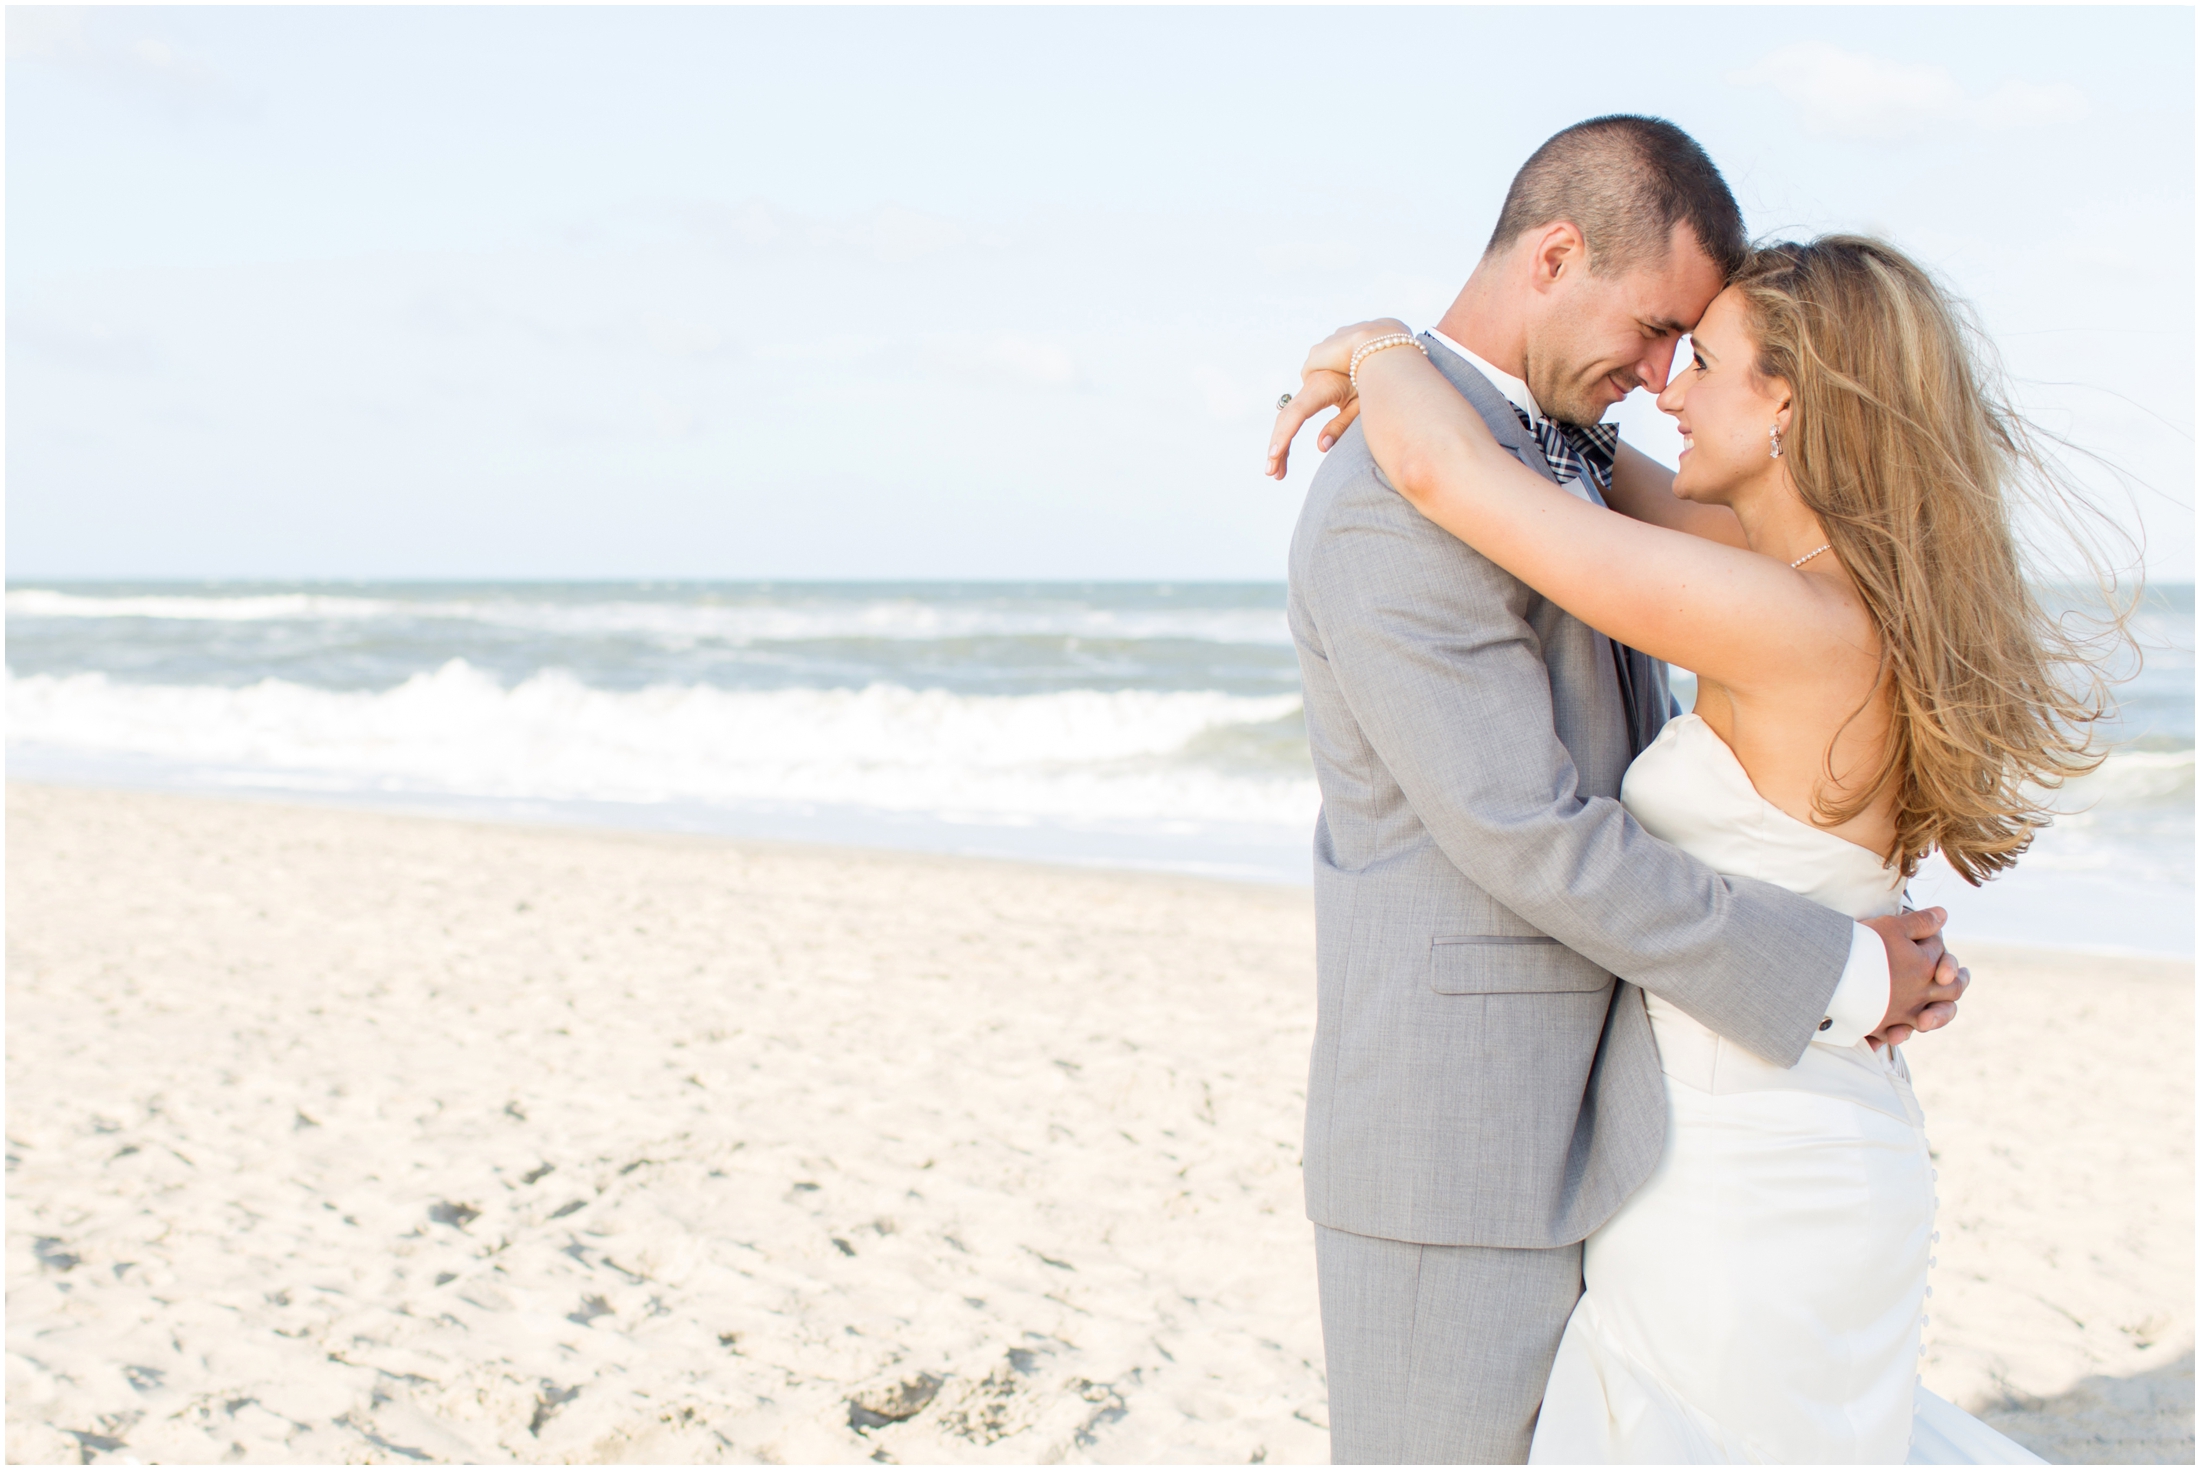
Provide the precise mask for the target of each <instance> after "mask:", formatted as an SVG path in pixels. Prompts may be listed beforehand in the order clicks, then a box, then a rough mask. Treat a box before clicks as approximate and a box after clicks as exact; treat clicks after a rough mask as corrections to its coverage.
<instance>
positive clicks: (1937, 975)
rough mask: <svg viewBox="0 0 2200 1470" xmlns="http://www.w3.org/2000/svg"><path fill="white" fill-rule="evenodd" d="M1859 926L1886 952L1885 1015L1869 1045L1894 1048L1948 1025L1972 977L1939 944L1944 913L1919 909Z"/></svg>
mask: <svg viewBox="0 0 2200 1470" xmlns="http://www.w3.org/2000/svg"><path fill="white" fill-rule="evenodd" d="M1863 922H1864V925H1865V927H1867V928H1869V929H1870V930H1872V932H1874V933H1875V934H1877V935H1878V936H1879V938H1880V942H1881V943H1883V944H1885V945H1886V946H1887V1014H1886V1015H1885V1017H1883V1018H1882V1019H1881V1021H1880V1023H1879V1026H1878V1029H1877V1030H1875V1031H1873V1032H1872V1034H1871V1040H1872V1042H1873V1043H1874V1044H1878V1045H1887V1046H1899V1045H1901V1044H1902V1043H1903V1042H1904V1041H1906V1040H1908V1039H1909V1037H1910V1035H1911V1033H1912V1032H1916V1031H1937V1030H1939V1029H1940V1028H1941V1027H1943V1026H1945V1025H1947V1024H1948V1023H1949V1022H1950V1021H1953V1020H1954V1019H1955V1018H1956V1002H1957V1001H1958V1000H1959V999H1961V998H1962V996H1963V992H1964V991H1965V989H1967V988H1968V987H1969V986H1970V983H1971V972H1970V971H1969V970H1966V969H1964V968H1963V967H1962V966H1960V965H1958V964H1957V963H1956V958H1955V956H1954V955H1952V954H1949V953H1948V952H1947V949H1946V947H1945V946H1944V945H1943V944H1942V943H1941V939H1940V929H1941V926H1942V925H1943V924H1945V923H1947V922H1948V911H1947V910H1946V909H1938V908H1933V909H1920V910H1918V911H1917V912H1915V913H1907V914H1894V915H1890V916H1889V917H1887V918H1883V919H1866V920H1864V921H1863Z"/></svg>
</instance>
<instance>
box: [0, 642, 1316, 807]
mask: <svg viewBox="0 0 2200 1470" xmlns="http://www.w3.org/2000/svg"><path fill="white" fill-rule="evenodd" d="M7 694H8V720H9V729H10V739H11V741H12V742H15V743H17V744H19V745H22V746H30V747H49V748H56V749H67V750H73V751H78V752H105V753H109V754H127V755H134V756H149V757H155V758H158V759H161V760H164V761H169V762H180V763H192V764H199V765H206V766H217V767H229V768H259V769H268V770H272V771H286V772H292V773H296V774H298V775H301V776H302V775H307V774H312V775H315V776H318V777H320V778H324V780H323V781H317V782H316V783H315V784H316V785H324V784H325V778H342V779H343V780H345V781H347V782H349V783H352V784H355V785H356V787H357V788H358V789H361V790H376V789H381V790H396V789H417V790H423V791H447V792H462V793H466V794H470V795H481V796H503V797H536V798H543V799H552V800H590V801H624V802H666V801H680V802H701V803H711V802H740V801H756V800H769V801H778V802H787V801H812V802H825V803H833V804H837V805H854V806H868V807H873V808H877V809H880V810H886V811H920V812H927V813H933V814H938V815H948V816H953V815H964V816H969V817H975V818H980V819H996V820H997V819H1004V818H1006V819H1026V818H1052V819H1058V820H1059V819H1067V820H1078V819H1086V820H1104V821H1117V822H1119V821H1125V820H1130V821H1149V822H1156V823H1182V822H1229V823H1256V824H1271V823H1272V824H1277V825H1297V826H1303V825H1304V824H1306V823H1309V822H1311V820H1312V818H1313V814H1314V811H1315V808H1316V807H1317V806H1318V804H1319V796H1318V793H1317V791H1316V789H1315V786H1314V783H1313V780H1312V777H1311V774H1310V773H1308V772H1305V771H1303V770H1293V769H1292V768H1291V765H1290V763H1289V762H1288V760H1281V761H1279V760H1275V759H1273V758H1271V759H1270V760H1269V761H1268V762H1267V769H1261V768H1260V767H1259V766H1258V765H1257V764H1256V765H1255V767H1254V768H1253V769H1246V766H1245V760H1244V757H1243V748H1244V746H1245V745H1246V744H1247V743H1248V742H1246V741H1244V740H1240V741H1236V742H1233V741H1232V740H1231V739H1230V737H1232V736H1248V735H1257V734H1258V733H1259V732H1260V731H1262V730H1263V729H1264V728H1265V727H1273V726H1278V725H1279V724H1280V725H1285V726H1288V725H1290V724H1291V722H1293V721H1295V720H1296V718H1297V717H1298V715H1299V712H1300V700H1299V697H1298V696H1296V695H1275V696H1268V697H1245V696H1237V695H1229V694H1222V693H1217V692H1212V691H1190V692H1169V691H1157V690H1137V689H1129V690H1113V691H1100V690H1068V691H1061V692H1056V693H1047V694H1026V695H999V696H986V695H965V694H954V693H950V692H947V691H945V690H940V689H910V688H905V687H899V686H894V685H887V684H873V685H871V686H869V687H866V688H861V689H776V690H728V689H718V688H712V687H708V686H697V685H661V686H656V687H652V688H646V689H641V690H635V691H610V690H603V689H597V688H591V687H589V686H587V685H585V684H583V683H581V682H579V681H578V680H576V679H574V678H573V677H572V676H571V675H569V674H566V673H564V672H562V671H559V670H546V671H543V672H541V673H538V674H535V675H533V676H531V677H529V678H527V679H524V680H521V681H519V682H518V683H516V684H514V685H512V686H510V687H505V686H502V685H500V684H498V683H497V681H496V680H495V679H493V678H491V677H489V676H488V675H486V674H484V673H483V672H482V671H480V670H478V669H476V668H474V667H472V666H470V665H469V664H467V663H466V662H465V661H464V660H462V659H453V660H450V661H449V662H447V663H445V664H444V665H443V666H442V667H441V668H439V669H437V670H435V671H434V672H432V673H427V674H420V675H416V676H414V677H412V678H410V679H407V680H405V681H404V682H403V683H401V684H399V685H397V686H396V687H394V688H391V689H386V690H381V691H374V692H368V691H345V690H330V689H322V688H315V687H311V686H307V685H302V684H296V683H291V682H288V681H285V680H281V679H262V680H260V681H258V682H256V683H252V684H248V685H244V686H241V687H233V688H225V687H220V686H213V685H205V684H194V685H160V684H136V683H126V682H122V681H119V680H114V679H110V678H109V677H107V676H106V675H105V674H100V673H82V674H67V675H51V674H33V675H28V676H14V675H11V676H10V677H9V679H8V684H7ZM1292 738H1293V732H1291V731H1289V730H1283V731H1277V732H1274V738H1271V739H1269V740H1267V741H1266V742H1261V741H1258V740H1253V741H1251V742H1250V743H1251V744H1253V745H1255V746H1256V747H1257V746H1259V745H1262V744H1266V745H1268V746H1275V745H1278V744H1281V745H1283V746H1284V747H1285V748H1287V749H1288V747H1289V745H1290V743H1291V740H1292ZM1218 751H1220V752H1227V754H1228V756H1229V758H1228V759H1221V758H1216V757H1215V756H1214V755H1211V754H1210V753H1211V752H1218Z"/></svg>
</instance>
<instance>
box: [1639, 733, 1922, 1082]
mask: <svg viewBox="0 0 2200 1470" xmlns="http://www.w3.org/2000/svg"><path fill="white" fill-rule="evenodd" d="M1620 801H1621V803H1622V804H1623V805H1625V806H1626V808H1627V810H1628V813H1629V814H1630V815H1631V816H1633V817H1634V819H1635V820H1636V821H1638V822H1640V823H1641V824H1642V826H1643V828H1644V830H1645V831H1647V832H1649V833H1650V835H1651V836H1653V837H1660V838H1663V839H1664V840H1665V841H1667V842H1670V843H1672V844H1673V845H1674V846H1675V847H1678V848H1680V849H1681V850H1682V851H1683V852H1686V853H1688V854H1689V855H1690V856H1692V857H1695V858H1698V859H1700V860H1701V861H1703V862H1704V863H1706V864H1708V865H1709V866H1710V867H1711V868H1712V869H1713V870H1714V871H1716V872H1719V873H1723V874H1725V875H1727V876H1728V877H1733V878H1756V879H1760V880H1762V881H1764V882H1766V883H1772V884H1776V885H1778V886H1779V887H1781V888H1785V889H1787V890H1788V891H1789V892H1790V893H1794V894H1797V895H1799V896H1801V897H1803V898H1807V899H1809V900H1811V901H1812V902H1813V903H1820V904H1824V905H1825V906H1826V907H1827V908H1830V909H1835V910H1838V911H1839V912H1841V913H1844V914H1847V915H1848V916H1849V917H1850V918H1852V919H1869V918H1873V917H1876V916H1878V915H1881V914H1891V913H1896V912H1898V911H1899V910H1900V909H1901V906H1902V874H1901V870H1900V869H1898V868H1893V867H1890V866H1888V865H1887V864H1886V863H1885V862H1884V861H1882V860H1881V859H1880V857H1879V855H1878V854H1877V853H1875V852H1872V851H1870V850H1869V849H1868V848H1863V847H1859V846H1857V845H1856V844H1855V843H1853V842H1850V841H1849V840H1848V839H1846V838H1843V837H1836V836H1834V835H1833V834H1832V833H1831V832H1828V831H1825V830H1824V829H1822V828H1818V827H1813V826H1811V825H1810V824H1809V823H1808V822H1803V821H1799V820H1797V819H1796V818H1794V817H1791V816H1789V815H1788V814H1787V813H1786V812H1784V811H1781V810H1780V809H1779V808H1778V807H1776V806H1774V805H1773V804H1772V803H1771V802H1769V801H1767V800H1765V799H1764V797H1762V796H1760V795H1758V793H1757V788H1756V787H1755V786H1753V785H1751V784H1750V780H1749V772H1748V771H1746V770H1744V769H1742V763H1741V761H1740V760H1739V759H1737V758H1736V757H1735V754H1734V752H1733V750H1732V749H1731V748H1730V747H1729V746H1728V745H1727V743H1726V742H1725V741H1724V740H1721V739H1720V738H1719V737H1718V735H1717V733H1716V732H1715V731H1713V730H1712V728H1711V727H1710V726H1709V725H1707V724H1705V723H1704V722H1703V720H1702V718H1701V717H1699V716H1697V715H1692V714H1691V715H1679V716H1676V717H1675V718H1673V719H1671V720H1668V721H1667V722H1666V725H1665V728H1664V729H1663V730H1662V731H1660V732H1659V734H1658V738H1657V739H1656V740H1654V741H1652V742H1651V743H1650V747H1649V749H1647V750H1645V751H1644V752H1643V753H1642V754H1641V755H1638V756H1636V757H1635V762H1634V764H1633V765H1631V766H1629V767H1628V768H1627V776H1626V779H1625V780H1624V781H1622V782H1621V784H1620ZM1643 1002H1644V1005H1645V1006H1646V1007H1647V1008H1648V1010H1649V1012H1650V1027H1651V1031H1652V1033H1653V1034H1654V1035H1655V1036H1656V1037H1657V1041H1658V1059H1659V1065H1660V1066H1661V1067H1662V1068H1663V1069H1664V1071H1665V1075H1666V1076H1668V1077H1672V1078H1676V1079H1678V1080H1679V1081H1682V1082H1686V1083H1688V1084H1689V1085H1691V1086H1693V1087H1697V1088H1701V1089H1702V1090H1704V1091H1705V1092H1715V1093H1734V1092H1786V1091H1806V1092H1831V1093H1837V1094H1840V1095H1844V1096H1846V1097H1848V1098H1849V1099H1850V1100H1851V1101H1853V1102H1856V1103H1858V1104H1859V1105H1861V1106H1864V1107H1868V1108H1871V1109H1873V1110H1874V1111H1877V1112H1884V1113H1886V1114H1888V1115H1889V1116H1891V1117H1898V1118H1903V1119H1905V1120H1907V1121H1910V1122H1917V1121H1919V1120H1920V1118H1921V1115H1920V1114H1919V1112H1918V1110H1917V1103H1916V1100H1915V1098H1914V1097H1912V1096H1911V1095H1910V1091H1909V1088H1908V1085H1907V1082H1908V1078H1907V1067H1906V1065H1905V1063H1904V1062H1903V1061H1902V1058H1901V1056H1900V1054H1899V1052H1898V1051H1897V1050H1896V1049H1894V1048H1892V1047H1889V1048H1885V1049H1882V1050H1877V1051H1875V1050H1874V1049H1873V1048H1872V1046H1871V1045H1870V1044H1869V1043H1868V1042H1863V1041H1858V1042H1854V1043H1852V1044H1850V1045H1848V1046H1834V1045H1832V1044H1830V1043H1828V1042H1823V1041H1813V1042H1812V1043H1811V1045H1810V1046H1809V1047H1808V1048H1807V1049H1806V1052H1805V1055H1804V1057H1803V1060H1802V1061H1801V1062H1799V1063H1798V1064H1796V1065H1794V1066H1792V1067H1791V1066H1785V1065H1782V1064H1780V1063H1776V1062H1771V1061H1767V1060H1766V1059H1765V1058H1763V1057H1760V1056H1758V1055H1756V1054H1755V1053H1754V1052H1751V1051H1749V1050H1748V1049H1747V1048H1745V1047H1743V1046H1741V1045H1739V1044H1737V1043H1735V1042H1733V1041H1729V1040H1727V1039H1726V1038H1725V1037H1723V1036H1720V1035H1719V1034H1718V1033H1717V1032H1715V1031H1713V1030H1712V1029H1711V1028H1710V1027H1709V1026H1706V1025H1705V1024H1704V1023H1703V1022H1701V1021H1699V1020H1697V1019H1696V1018H1695V1017H1693V1016H1691V1015H1689V1014H1688V1013H1687V1012H1685V1011H1683V1010H1682V1009H1681V1008H1680V1007H1679V1006H1676V1005H1674V1004H1673V1003H1672V1002H1671V1001H1669V1000H1666V999H1664V998H1663V997H1662V996H1657V995H1651V994H1648V993H1645V994H1644V996H1643ZM1890 1083H1891V1084H1892V1085H1890Z"/></svg>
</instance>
